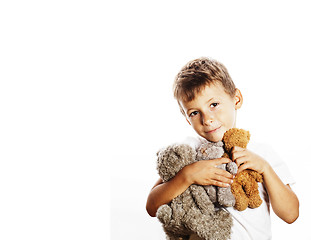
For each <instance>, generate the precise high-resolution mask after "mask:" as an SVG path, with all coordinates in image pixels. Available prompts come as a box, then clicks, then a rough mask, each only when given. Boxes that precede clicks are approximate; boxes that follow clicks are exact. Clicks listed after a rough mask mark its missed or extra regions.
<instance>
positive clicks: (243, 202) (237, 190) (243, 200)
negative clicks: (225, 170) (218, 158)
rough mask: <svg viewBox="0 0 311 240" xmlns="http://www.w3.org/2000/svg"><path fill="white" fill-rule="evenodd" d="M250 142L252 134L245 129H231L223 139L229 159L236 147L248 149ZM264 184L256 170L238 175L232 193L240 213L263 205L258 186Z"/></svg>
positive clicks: (232, 186)
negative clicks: (259, 183)
mask: <svg viewBox="0 0 311 240" xmlns="http://www.w3.org/2000/svg"><path fill="white" fill-rule="evenodd" d="M249 140H250V133H249V132H248V131H245V130H243V129H238V128H232V129H229V130H228V131H227V132H226V133H225V134H224V137H223V142H224V146H225V152H226V155H225V156H227V157H229V156H230V154H231V150H232V148H233V147H234V146H238V147H242V148H246V147H247V144H248V142H249ZM257 182H262V175H261V174H259V173H258V172H256V171H254V170H249V169H247V170H244V171H242V172H240V173H238V174H237V175H236V176H235V178H234V180H233V183H232V185H231V191H232V193H233V195H234V197H235V201H236V203H235V205H234V208H236V209H237V210H239V211H243V210H245V209H246V208H247V207H250V208H257V207H259V206H260V205H261V203H262V200H261V198H260V196H259V191H258V184H257Z"/></svg>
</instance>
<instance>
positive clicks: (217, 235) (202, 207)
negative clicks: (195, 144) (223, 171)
mask: <svg viewBox="0 0 311 240" xmlns="http://www.w3.org/2000/svg"><path fill="white" fill-rule="evenodd" d="M213 144H215V143H210V145H209V147H208V148H206V149H205V150H202V151H201V152H200V153H199V154H197V152H196V150H195V149H193V148H192V147H191V146H189V145H186V144H179V145H177V144H174V145H171V146H168V147H167V148H165V149H163V150H161V151H159V152H158V153H157V156H158V159H157V170H158V173H159V175H160V177H161V178H162V180H163V181H164V182H167V181H169V180H170V179H171V178H173V177H174V176H175V175H176V174H177V173H178V172H179V171H180V170H181V169H182V168H183V167H185V166H187V165H189V164H191V163H194V162H196V161H198V159H200V158H203V157H205V158H207V156H206V155H207V152H209V150H211V152H214V151H212V150H213V146H212V145H213ZM214 147H215V148H214V150H215V149H219V148H222V146H218V145H215V146H214ZM200 149H203V147H202V148H200ZM206 150H207V151H206ZM219 154H220V152H218V155H219ZM222 154H223V150H222V153H221V155H220V157H221V156H222ZM201 155H202V156H201ZM216 158H217V157H216ZM156 216H157V218H158V219H159V221H160V222H161V223H162V224H163V229H164V231H165V233H166V236H167V239H170V240H177V239H180V238H181V239H184V240H186V239H189V236H190V235H191V234H193V233H195V234H196V235H198V236H199V237H200V238H202V239H205V240H207V239H210V240H218V239H229V237H230V233H231V227H232V217H231V215H230V214H229V213H228V212H226V211H225V210H223V209H221V208H220V209H218V210H216V208H215V206H214V204H213V202H212V201H211V199H210V197H209V196H208V194H207V191H206V189H205V187H203V186H200V185H195V184H193V185H191V186H189V187H188V189H186V191H184V192H183V193H182V194H180V195H179V196H177V197H176V198H174V199H173V200H172V201H171V202H170V203H169V204H164V205H162V206H160V207H159V209H158V210H157V213H156Z"/></svg>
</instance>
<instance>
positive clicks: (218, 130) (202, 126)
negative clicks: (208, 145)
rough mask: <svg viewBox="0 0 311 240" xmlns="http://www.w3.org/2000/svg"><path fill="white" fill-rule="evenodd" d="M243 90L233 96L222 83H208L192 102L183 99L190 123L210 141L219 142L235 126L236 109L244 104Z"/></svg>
mask: <svg viewBox="0 0 311 240" xmlns="http://www.w3.org/2000/svg"><path fill="white" fill-rule="evenodd" d="M242 102H243V98H242V95H241V92H240V91H239V90H238V89H236V92H235V96H234V97H233V98H232V97H231V96H230V95H229V94H228V93H226V92H225V90H224V87H223V86H222V84H221V83H219V82H216V83H214V84H211V85H207V86H206V87H205V88H204V89H203V90H202V91H201V92H200V93H199V94H198V95H197V96H196V98H195V99H194V100H193V101H191V102H184V101H181V102H180V103H181V105H182V107H183V109H184V111H185V114H186V119H187V121H188V123H189V124H190V125H191V126H192V127H193V128H194V130H195V131H196V132H197V133H198V134H199V135H200V136H201V137H203V138H205V139H207V140H208V141H212V142H218V141H221V140H222V138H223V135H224V133H225V132H226V131H227V130H229V129H230V128H233V127H235V119H236V110H237V109H239V108H240V107H241V106H242Z"/></svg>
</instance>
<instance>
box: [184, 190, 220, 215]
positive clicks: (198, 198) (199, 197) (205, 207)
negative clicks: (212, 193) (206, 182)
mask: <svg viewBox="0 0 311 240" xmlns="http://www.w3.org/2000/svg"><path fill="white" fill-rule="evenodd" d="M189 188H190V192H191V195H192V197H193V200H194V202H195V204H196V206H197V207H198V209H199V210H200V211H201V212H202V213H203V214H210V213H213V212H215V207H214V204H213V203H212V201H211V199H210V197H209V195H208V194H207V192H206V191H205V188H204V187H203V186H200V185H191V186H190V187H189Z"/></svg>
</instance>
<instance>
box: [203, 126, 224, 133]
mask: <svg viewBox="0 0 311 240" xmlns="http://www.w3.org/2000/svg"><path fill="white" fill-rule="evenodd" d="M220 128H221V126H220V127H217V128H214V129H213V130H210V131H206V133H207V134H210V133H214V132H216V131H217V130H218V129H220Z"/></svg>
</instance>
